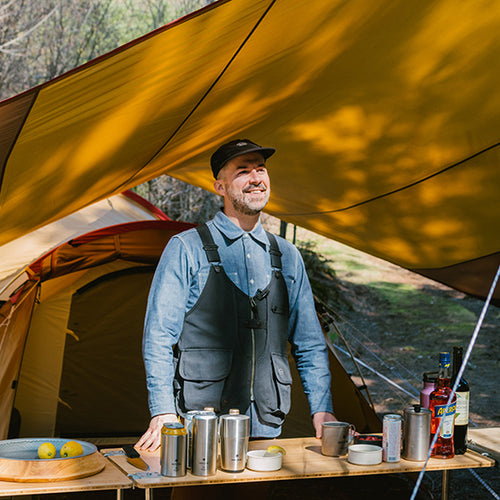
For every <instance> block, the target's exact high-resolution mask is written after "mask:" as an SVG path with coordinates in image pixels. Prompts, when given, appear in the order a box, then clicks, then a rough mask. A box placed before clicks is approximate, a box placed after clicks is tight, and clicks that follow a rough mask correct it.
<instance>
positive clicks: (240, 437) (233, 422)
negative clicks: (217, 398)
mask: <svg viewBox="0 0 500 500" xmlns="http://www.w3.org/2000/svg"><path fill="white" fill-rule="evenodd" d="M219 427H220V429H219V434H220V458H221V461H220V467H221V469H222V470H225V471H228V472H241V471H243V470H244V469H245V465H246V461H247V452H248V438H249V435H250V417H248V416H247V415H240V414H239V411H238V410H229V414H228V415H221V417H220V422H219Z"/></svg>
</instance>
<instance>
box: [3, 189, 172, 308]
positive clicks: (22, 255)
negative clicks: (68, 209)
mask: <svg viewBox="0 0 500 500" xmlns="http://www.w3.org/2000/svg"><path fill="white" fill-rule="evenodd" d="M146 220H169V218H168V217H167V216H166V215H165V214H164V213H163V212H162V211H161V210H159V209H158V208H157V207H155V206H154V205H152V204H151V203H149V202H148V201H147V200H145V199H144V198H142V197H141V196H139V195H137V194H136V193H133V192H132V191H125V192H123V193H120V194H117V195H115V196H112V197H110V198H107V199H105V200H101V201H99V202H97V203H93V204H92V205H90V206H88V207H86V208H84V209H82V210H79V211H78V212H76V213H74V214H71V215H68V216H66V217H64V218H63V219H60V220H58V221H55V222H53V223H52V224H48V225H46V226H43V227H41V228H40V229H38V230H36V231H33V232H31V233H29V234H27V235H25V236H22V237H20V238H17V239H16V240H14V241H11V242H10V243H7V244H5V245H1V246H0V262H1V265H0V300H5V299H6V298H7V295H8V292H7V291H6V290H7V288H8V289H9V290H11V289H12V288H13V287H12V283H11V282H12V281H14V283H15V280H16V276H19V275H20V274H22V272H23V271H24V269H25V267H26V266H27V265H28V264H31V263H32V262H33V261H34V260H35V259H38V258H40V257H41V256H42V254H43V253H45V252H47V251H50V250H51V249H53V248H55V247H57V246H59V245H61V244H62V243H64V242H65V241H69V240H71V239H72V238H75V237H77V236H81V235H82V234H84V233H88V232H89V231H91V230H93V229H94V230H97V229H100V228H104V227H109V226H111V225H116V224H122V223H125V222H132V221H146ZM23 279H24V278H21V282H22V281H23ZM14 288H15V286H14ZM4 289H5V290H4Z"/></svg>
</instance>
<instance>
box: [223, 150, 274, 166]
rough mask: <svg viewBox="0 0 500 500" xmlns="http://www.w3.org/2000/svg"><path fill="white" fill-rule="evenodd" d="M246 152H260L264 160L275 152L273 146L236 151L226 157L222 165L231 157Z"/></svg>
mask: <svg viewBox="0 0 500 500" xmlns="http://www.w3.org/2000/svg"><path fill="white" fill-rule="evenodd" d="M247 153H260V154H261V155H262V156H263V157H264V159H265V160H267V159H268V158H269V157H270V156H272V155H273V154H274V153H276V149H274V148H261V147H255V148H251V149H247V150H245V151H241V152H238V153H236V154H234V155H232V156H230V157H229V158H227V159H226V161H225V162H224V165H225V164H226V163H227V162H228V161H229V160H232V159H233V158H237V157H238V156H242V155H246V154H247Z"/></svg>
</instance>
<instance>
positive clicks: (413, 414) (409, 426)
mask: <svg viewBox="0 0 500 500" xmlns="http://www.w3.org/2000/svg"><path fill="white" fill-rule="evenodd" d="M431 414H432V413H431V411H430V410H428V409H426V408H422V407H421V406H420V405H417V404H415V405H413V406H410V407H408V408H406V409H405V411H404V422H403V453H402V456H403V458H404V459H406V460H412V461H414V462H424V461H425V460H426V458H427V454H428V453H429V446H430V443H431Z"/></svg>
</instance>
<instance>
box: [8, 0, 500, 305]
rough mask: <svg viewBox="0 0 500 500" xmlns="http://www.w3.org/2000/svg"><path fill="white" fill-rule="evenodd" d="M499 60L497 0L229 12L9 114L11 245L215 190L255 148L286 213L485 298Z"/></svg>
mask: <svg viewBox="0 0 500 500" xmlns="http://www.w3.org/2000/svg"><path fill="white" fill-rule="evenodd" d="M499 53H500V5H496V4H493V5H492V4H490V3H485V2H480V1H479V2H468V3H462V4H460V5H458V6H457V5H456V2H452V1H451V0H446V1H442V2H433V1H431V0H422V1H421V2H405V1H403V0H398V1H395V2H390V3H388V2H383V1H375V2H370V3H369V4H367V2H364V1H363V0H349V1H347V0H344V1H342V0H338V1H331V2H325V1H323V0H310V1H308V2H303V1H299V0H255V1H253V2H248V1H246V0H222V1H219V2H216V3H214V4H211V5H210V6H208V7H206V8H204V9H202V10H200V11H198V12H196V13H194V14H192V15H190V16H187V17H185V18H182V19H180V20H179V21H177V22H173V23H171V24H169V25H167V26H165V27H162V28H160V29H158V30H156V31H154V32H152V33H150V34H148V35H146V36H144V37H142V38H140V39H138V40H135V41H133V42H131V43H129V44H127V45H125V46H123V47H120V48H118V49H117V50H115V51H113V52H111V53H109V54H107V55H105V56H103V57H100V58H98V59H96V60H94V61H92V62H90V63H88V64H86V65H84V66H81V67H79V68H77V69H75V70H73V71H71V72H69V73H68V74H66V75H63V76H61V77H59V78H57V79H55V80H53V81H50V82H47V83H45V84H43V85H41V86H39V87H37V88H35V89H31V90H28V91H27V92H25V93H23V94H20V95H18V96H14V97H13V98H11V99H8V100H6V101H4V102H2V103H0V130H1V132H2V133H1V134H0V137H1V139H0V244H2V243H6V242H8V241H11V240H13V239H16V238H19V237H20V236H22V235H23V234H26V233H28V232H30V231H32V230H33V229H36V228H38V227H40V226H42V225H45V224H47V223H50V222H52V221H54V220H56V219H59V218H61V217H63V216H66V215H68V214H70V213H73V212H75V211H77V210H79V209H81V208H82V207H85V206H87V205H89V204H91V203H93V202H95V201H97V200H100V199H103V198H105V197H107V196H111V195H113V194H116V193H118V192H120V191H122V190H124V189H126V188H130V187H132V186H135V185H138V184H140V183H142V182H144V181H147V180H149V179H152V178H154V177H157V176H159V175H160V174H168V175H171V176H173V177H176V178H178V179H181V180H183V181H186V182H189V183H192V184H194V185H197V186H200V187H202V188H205V189H212V179H211V173H210V169H209V168H208V164H209V163H208V162H209V157H210V154H211V152H213V151H214V150H215V149H216V147H217V146H218V145H220V143H221V142H223V141H226V140H230V139H234V138H243V137H248V138H250V139H252V140H254V141H256V142H257V143H259V144H263V145H265V146H273V147H275V148H276V149H277V152H276V154H275V155H274V156H273V158H272V159H270V161H269V166H270V167H269V168H270V174H271V178H272V183H273V184H272V186H273V192H272V196H271V201H270V203H269V205H268V210H269V212H270V213H271V214H274V215H276V216H278V217H280V218H281V219H282V220H285V221H288V222H290V223H294V224H297V225H299V226H302V227H305V228H307V229H310V230H312V231H315V232H317V233H319V234H322V235H324V236H327V237H329V238H333V239H335V240H338V241H340V242H342V243H345V244H347V245H350V246H352V247H354V248H357V249H359V250H362V251H364V252H367V253H369V254H372V255H375V256H377V257H380V258H383V259H386V260H388V261H390V262H393V263H395V264H397V265H400V266H403V267H405V268H407V269H410V270H415V271H417V272H420V273H421V274H424V275H426V276H429V277H431V278H433V279H437V280H438V281H442V282H443V283H445V284H447V285H449V286H451V287H454V288H456V289H458V290H462V291H465V292H467V293H470V294H472V295H475V296H478V297H485V295H486V294H487V291H488V289H489V286H490V284H491V281H492V279H493V276H494V273H495V270H496V267H497V266H498V265H499V264H500V253H499V252H500V232H499V231H498V230H497V227H498V210H499V209H498V199H499V194H500V169H499V168H498V167H497V165H498V160H499V144H500V141H499V137H498V132H497V130H498V129H499V125H500V123H499V122H500V112H499V108H500V99H499V98H498V95H497V94H498V93H497V91H496V90H497V87H498V78H497V70H496V68H497V66H498V64H497V62H498V61H497V60H498V54H499ZM477 273H479V275H478V274H477ZM493 302H494V303H496V304H499V303H500V290H499V289H497V291H496V292H495V295H494V297H493Z"/></svg>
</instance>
